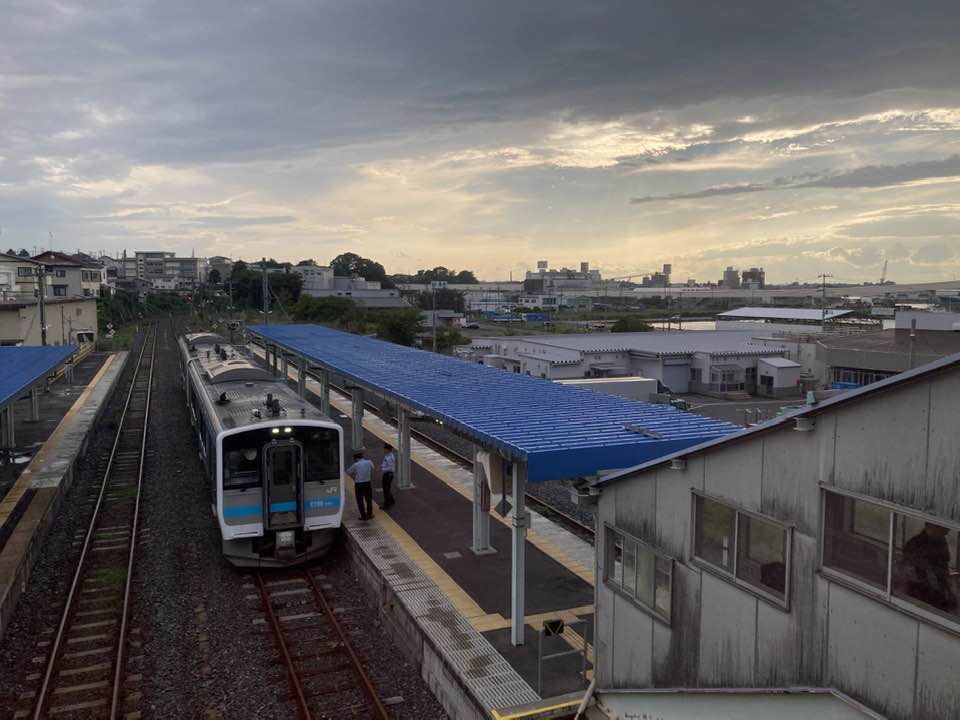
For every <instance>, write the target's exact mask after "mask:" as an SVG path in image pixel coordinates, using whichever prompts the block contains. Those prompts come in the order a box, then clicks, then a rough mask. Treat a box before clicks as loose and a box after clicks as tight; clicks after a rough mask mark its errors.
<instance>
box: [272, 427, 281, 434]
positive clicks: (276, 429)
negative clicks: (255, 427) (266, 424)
mask: <svg viewBox="0 0 960 720" xmlns="http://www.w3.org/2000/svg"><path fill="white" fill-rule="evenodd" d="M270 432H271V433H273V434H274V435H279V434H280V428H270Z"/></svg>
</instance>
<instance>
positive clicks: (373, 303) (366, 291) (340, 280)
mask: <svg viewBox="0 0 960 720" xmlns="http://www.w3.org/2000/svg"><path fill="white" fill-rule="evenodd" d="M290 272H293V273H296V274H297V275H299V276H300V277H301V278H302V279H303V285H302V287H301V289H300V292H302V293H305V294H306V295H309V296H310V297H317V298H321V297H342V298H346V299H348V300H352V301H353V302H355V303H357V304H358V305H362V306H363V307H366V308H371V309H389V308H405V307H410V304H409V303H408V302H407V301H406V300H404V299H403V298H402V297H400V291H399V290H395V289H392V288H384V287H381V285H380V281H379V280H364V279H363V278H360V277H342V276H339V275H334V273H333V268H331V267H326V266H323V265H294V266H293V267H292V268H290Z"/></svg>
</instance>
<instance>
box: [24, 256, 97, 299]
mask: <svg viewBox="0 0 960 720" xmlns="http://www.w3.org/2000/svg"><path fill="white" fill-rule="evenodd" d="M33 259H34V260H36V261H37V262H39V263H43V264H44V265H45V266H46V267H47V278H48V280H47V283H48V288H49V289H48V296H52V297H99V295H100V288H101V287H102V286H103V285H106V283H107V271H106V268H105V267H104V266H103V264H102V263H99V262H90V261H87V260H80V259H78V258H76V257H74V256H72V255H67V254H66V253H62V252H57V251H55V250H48V251H46V252H43V253H40V254H39V255H37V256H36V257H34V258H33Z"/></svg>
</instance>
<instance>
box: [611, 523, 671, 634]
mask: <svg viewBox="0 0 960 720" xmlns="http://www.w3.org/2000/svg"><path fill="white" fill-rule="evenodd" d="M616 536H620V540H621V543H622V545H621V547H622V548H623V556H624V558H625V557H626V543H627V542H628V541H630V542H634V543H636V544H637V546H638V548H637V549H638V550H639V549H640V547H644V548H646V549H647V550H648V551H649V552H650V554H651V555H653V573H652V580H653V584H652V587H651V588H650V589H651V598H652V599H653V603H652V604H650V605H648V604H647V603H646V602H644V601H643V600H641V599H640V598H638V597H637V595H638V594H639V593H638V592H637V591H636V586H635V587H634V591H635V593H636V594H634V595H631V594H630V593H629V592H627V590H626V588H625V587H624V586H623V580H622V578H621V580H620V581H619V582H617V581H616V579H614V578H613V577H612V574H613V572H614V568H615V567H616V563H615V562H613V563H612V564H613V567H611V562H610V560H611V558H613V557H615V552H616V550H615V548H616ZM610 538H613V540H614V544H613V546H612V547H613V548H614V550H613V552H611V546H608V539H610ZM603 553H604V555H603V578H602V580H603V584H604V585H605V586H606V587H607V588H609V589H610V590H612V591H613V592H614V593H616V594H617V595H619V596H620V597H623V598H625V599H626V600H628V601H629V602H630V603H632V604H633V605H635V606H636V607H638V608H640V610H642V611H643V612H644V613H646V614H647V615H649V616H650V617H652V618H653V619H654V620H657V621H659V622H661V623H663V624H664V625H666V626H667V627H671V626H672V618H673V574H674V565H675V559H674V558H673V557H671V556H670V555H667V554H666V553H664V552H662V551H661V550H660V549H659V548H657V547H656V546H655V545H652V544H651V543H648V542H646V541H644V540H641V539H640V538H638V537H637V536H636V535H632V534H631V533H628V532H625V531H623V530H621V529H620V528H618V527H616V526H614V525H611V524H610V523H608V522H604V523H603ZM638 555H639V553H638ZM624 558H621V561H620V566H621V568H622V567H623V566H624ZM658 560H661V561H664V562H666V563H667V564H668V566H669V568H670V600H669V603H668V604H669V607H668V608H667V612H666V613H664V612H663V611H662V610H661V609H660V608H658V607H657V606H656V605H657V561H658ZM638 565H639V563H638V562H637V558H636V557H635V558H634V573H635V574H636V571H637V566H638ZM621 573H622V570H621ZM634 582H635V584H636V579H635V581H634Z"/></svg>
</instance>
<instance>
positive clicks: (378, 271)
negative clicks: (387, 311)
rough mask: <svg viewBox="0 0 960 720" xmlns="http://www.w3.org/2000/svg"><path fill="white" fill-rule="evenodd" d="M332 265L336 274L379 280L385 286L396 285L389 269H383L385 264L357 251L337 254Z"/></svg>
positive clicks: (331, 262)
mask: <svg viewBox="0 0 960 720" xmlns="http://www.w3.org/2000/svg"><path fill="white" fill-rule="evenodd" d="M330 267H332V268H333V274H334V275H340V276H342V277H353V276H357V277H362V278H363V279H364V280H379V281H380V284H381V285H382V286H383V287H385V288H392V287H394V284H393V282H392V281H391V280H390V278H388V277H387V271H386V270H384V269H383V265H381V264H380V263H378V262H376V261H375V260H370V259H369V258H365V257H360V256H359V255H357V254H356V253H349V252H348V253H341V254H340V255H337V256H336V257H335V258H334V259H333V260H331V261H330Z"/></svg>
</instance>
